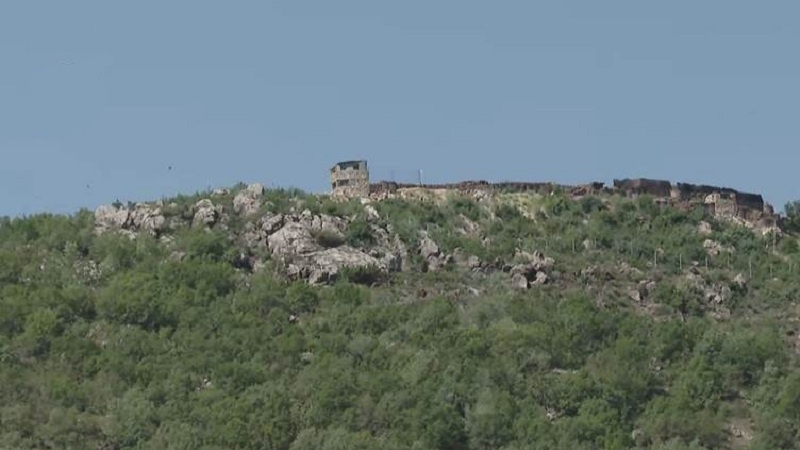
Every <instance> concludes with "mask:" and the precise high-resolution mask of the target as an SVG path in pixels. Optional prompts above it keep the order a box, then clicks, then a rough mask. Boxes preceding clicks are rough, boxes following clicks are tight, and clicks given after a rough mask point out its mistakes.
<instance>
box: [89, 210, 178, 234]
mask: <svg viewBox="0 0 800 450" xmlns="http://www.w3.org/2000/svg"><path fill="white" fill-rule="evenodd" d="M94 217H95V226H96V229H97V231H98V232H104V231H108V230H114V229H116V230H124V231H127V232H129V233H134V234H135V232H138V231H146V232H148V233H150V234H151V235H153V236H157V235H158V234H159V233H160V232H161V231H163V229H164V227H165V224H166V222H167V220H166V218H165V217H164V215H163V213H162V212H161V207H160V206H157V205H155V206H153V205H148V204H146V203H137V204H136V205H135V206H134V207H133V209H129V208H125V207H116V206H112V205H103V206H100V207H98V208H97V209H96V210H95V213H94Z"/></svg>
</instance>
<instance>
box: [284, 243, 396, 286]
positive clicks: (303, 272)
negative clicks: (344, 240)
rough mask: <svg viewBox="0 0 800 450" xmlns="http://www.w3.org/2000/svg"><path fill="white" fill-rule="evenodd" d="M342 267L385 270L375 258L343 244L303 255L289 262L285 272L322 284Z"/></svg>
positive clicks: (332, 277)
mask: <svg viewBox="0 0 800 450" xmlns="http://www.w3.org/2000/svg"><path fill="white" fill-rule="evenodd" d="M344 269H374V270H377V271H379V272H386V271H387V268H386V266H384V265H383V263H382V262H381V261H379V260H378V259H377V258H374V257H372V256H370V255H367V254H365V253H364V252H362V251H360V250H357V249H355V248H353V247H350V246H347V245H344V246H342V247H337V248H329V249H325V250H320V251H315V252H311V253H308V254H306V255H303V256H302V257H301V258H299V259H297V260H295V261H294V262H293V263H290V264H289V267H288V269H287V273H288V274H289V276H290V277H293V278H298V279H305V280H307V281H308V282H309V283H311V284H324V283H331V282H333V281H336V279H337V278H338V277H339V275H340V273H341V272H342V271H343V270H344Z"/></svg>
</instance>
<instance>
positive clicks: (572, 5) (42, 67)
mask: <svg viewBox="0 0 800 450" xmlns="http://www.w3.org/2000/svg"><path fill="white" fill-rule="evenodd" d="M798 17H800V2H797V1H796V0H792V1H788V0H787V1H781V0H773V1H769V2H755V1H752V0H715V1H712V0H706V1H696V0H679V1H678V0H673V1H669V2H667V1H660V2H644V1H640V0H637V1H597V0H585V1H563V0H558V1H529V0H526V1H492V2H489V1H469V0H448V1H444V0H437V1H434V0H403V1H378V0H362V1H352V0H336V1H331V0H319V1H299V0H287V1H272V2H270V1H242V0H238V1H235V2H221V1H216V0H215V1H199V0H191V1H189V0H170V1H135V2H133V1H128V2H110V1H83V2H66V1H37V2H33V1H22V0H17V1H14V0H8V1H4V2H2V5H0V58H2V59H0V155H2V163H0V215H18V214H31V213H36V212H42V211H50V212H72V211H75V210H77V209H78V208H79V207H84V206H85V207H89V208H94V207H95V206H97V205H98V204H102V203H109V202H112V201H114V200H115V199H117V198H118V199H120V200H123V201H124V200H149V199H158V198H160V197H162V196H164V195H171V194H174V193H178V192H185V193H193V192H194V191H196V190H202V189H205V188H206V187H207V186H225V185H231V184H233V183H235V182H237V181H246V182H251V181H260V182H262V183H264V184H265V185H268V186H271V185H277V186H296V187H300V188H303V189H306V190H310V191H323V190H325V189H327V187H328V184H327V169H328V167H329V166H330V165H331V164H332V163H333V162H335V161H336V160H339V159H353V158H367V159H368V160H369V162H370V165H371V167H372V169H373V179H375V178H383V179H386V178H390V177H391V175H392V173H394V176H395V178H397V179H405V178H412V176H413V175H412V174H414V173H415V172H414V171H415V170H417V169H422V170H423V171H424V172H423V175H424V177H425V179H426V180H427V181H440V182H447V181H457V180H462V179H486V180H490V181H500V180H520V181H522V180H531V181H545V180H547V181H557V182H564V183H571V182H583V181H592V180H598V181H606V182H610V181H611V180H612V179H613V178H615V177H653V178H664V179H669V180H672V181H687V182H704V183H710V184H720V185H726V186H730V187H734V188H738V189H742V190H746V191H754V192H758V193H762V194H764V195H765V197H766V198H767V200H768V201H770V202H772V203H774V204H775V205H776V206H778V207H781V206H782V205H783V203H784V202H785V201H787V200H789V199H794V198H797V197H800V192H798V189H797V184H796V183H797V182H796V180H797V172H798V170H799V169H800V152H798V149H800V145H799V144H800V120H798V119H800V113H799V112H798V108H800V86H799V85H798V81H800V58H798V53H797V52H798V49H799V48H800V27H798V26H797V20H798ZM168 166H173V169H172V170H171V171H170V170H168ZM87 185H88V187H87Z"/></svg>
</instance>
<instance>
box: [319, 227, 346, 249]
mask: <svg viewBox="0 0 800 450" xmlns="http://www.w3.org/2000/svg"><path fill="white" fill-rule="evenodd" d="M312 236H313V237H314V240H315V241H317V244H319V245H321V246H322V247H324V248H336V247H341V246H342V245H344V244H345V242H346V240H345V237H344V236H342V235H341V234H340V233H339V232H337V231H331V230H319V231H315V232H313V233H312Z"/></svg>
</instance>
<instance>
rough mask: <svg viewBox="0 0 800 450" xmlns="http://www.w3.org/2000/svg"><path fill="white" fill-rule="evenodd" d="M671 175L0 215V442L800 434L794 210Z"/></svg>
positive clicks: (599, 441) (780, 444)
mask: <svg viewBox="0 0 800 450" xmlns="http://www.w3.org/2000/svg"><path fill="white" fill-rule="evenodd" d="M537 186H538V185H537ZM674 187H675V186H673V185H671V184H669V183H666V184H665V183H658V182H656V183H649V182H641V181H635V180H634V181H630V180H628V181H625V180H623V181H621V182H619V183H617V187H616V189H611V190H609V189H607V188H604V187H602V186H598V185H589V186H584V187H580V188H575V189H552V186H551V187H550V188H545V187H542V186H539V187H536V188H534V187H531V186H527V185H526V186H521V185H514V186H510V185H505V186H493V187H491V188H487V185H485V184H467V185H462V186H460V187H459V188H457V189H453V188H452V186H438V187H437V186H423V187H418V186H417V187H412V186H397V187H390V188H389V189H384V190H381V191H380V193H379V194H376V195H375V196H372V197H371V198H365V199H350V200H333V199H331V198H328V197H326V196H316V195H310V194H306V193H304V192H301V191H298V190H293V189H265V188H264V187H263V186H262V185H260V184H250V185H244V184H242V185H238V186H234V187H231V188H227V189H215V190H211V191H208V192H200V193H197V194H195V195H187V196H178V197H175V198H171V199H162V200H159V201H150V202H138V203H136V202H128V203H122V202H116V203H115V204H113V205H105V206H100V207H98V208H97V209H96V210H95V211H93V212H90V211H81V212H79V213H76V214H75V215H73V216H51V215H40V216H34V217H30V218H24V219H2V220H0V294H1V295H0V360H1V361H2V364H0V380H1V381H2V383H0V405H2V406H0V442H2V443H3V444H0V447H2V445H6V447H7V448H23V449H24V448H31V449H33V448H102V449H123V448H147V449H156V448H157V449H162V448H208V449H222V448H226V449H227V448H247V449H255V448H269V449H286V450H297V449H305V448H321V449H343V448H348V449H350V448H363V449H373V448H374V449H398V450H399V449H406V448H419V449H423V448H425V449H428V448H433V449H464V450H471V449H487V448H498V449H504V450H516V449H522V448H526V449H527V448H577V449H593V448H609V449H627V448H638V449H645V448H647V449H712V448H714V449H716V448H731V449H742V448H755V449H771V448H798V447H797V442H800V427H798V425H797V424H798V423H800V407H798V403H797V398H800V397H799V395H800V377H798V375H797V374H798V373H800V372H799V371H798V368H800V306H799V305H798V301H797V293H798V292H800V281H798V280H800V278H798V277H797V273H798V270H800V265H799V264H800V245H798V237H797V234H796V232H797V227H796V226H795V225H796V224H797V223H798V222H797V220H796V217H794V216H790V217H785V218H781V217H777V216H775V215H774V213H773V212H771V210H770V208H767V207H766V206H764V209H763V210H762V211H761V212H756V210H757V208H758V207H759V205H760V200H759V199H758V198H754V197H751V196H749V194H745V195H742V194H740V193H731V192H727V191H719V190H717V191H713V192H712V193H709V192H710V191H709V189H707V188H705V187H691V188H688V187H686V186H682V187H680V189H678V190H675V189H673V188H674ZM668 190H669V195H670V199H666V198H665V197H663V195H664V194H666V193H667V192H668ZM687 192H689V193H691V192H699V193H700V194H701V197H702V201H700V200H697V199H698V198H700V197H698V196H697V195H695V194H691V195H689V194H686V193H687ZM700 194H698V195H700ZM725 195H729V196H728V197H725ZM731 196H732V197H731ZM726 198H727V200H726ZM737 199H738V200H737ZM706 200H709V202H707V201H706ZM726 202H727V203H726ZM709 205H713V207H709ZM783 225H785V226H784V227H783V228H781V226H783Z"/></svg>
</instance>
